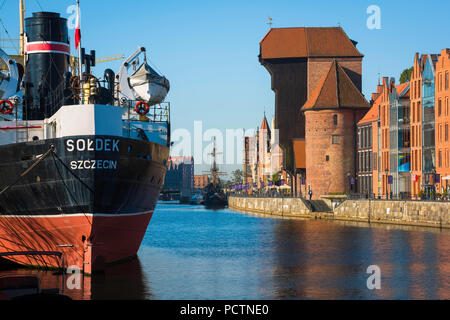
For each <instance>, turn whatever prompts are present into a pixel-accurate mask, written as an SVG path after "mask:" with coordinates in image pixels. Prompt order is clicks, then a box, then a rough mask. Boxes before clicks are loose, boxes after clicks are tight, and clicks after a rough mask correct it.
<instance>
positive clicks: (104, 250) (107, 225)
mask: <svg viewBox="0 0 450 320" xmlns="http://www.w3.org/2000/svg"><path fill="white" fill-rule="evenodd" d="M152 214H153V212H148V213H143V214H139V215H131V216H130V215H120V216H119V215H100V216H98V215H95V214H94V215H90V216H89V215H86V216H84V215H82V214H81V215H69V214H68V215H60V216H58V217H56V218H52V217H51V216H48V217H33V216H24V217H21V218H19V217H12V216H9V217H8V216H0V252H13V251H16V252H17V251H19V252H22V251H57V252H61V253H63V256H64V261H65V266H66V267H68V266H77V267H78V268H80V269H81V270H84V272H85V273H88V274H90V273H92V271H94V270H95V269H97V267H98V266H97V265H98V264H100V265H102V264H103V263H106V264H108V263H111V262H116V261H120V260H123V259H126V258H129V257H133V256H135V255H136V254H137V251H138V250H139V247H140V245H141V242H142V239H143V238H144V235H145V232H146V230H147V226H148V224H149V222H150V219H151V217H152ZM8 218H12V219H8ZM18 235H20V239H18ZM5 259H8V260H11V261H14V262H16V263H19V264H23V265H31V266H50V267H56V268H58V267H61V264H62V260H61V259H60V258H58V257H55V256H8V257H5ZM99 261H100V263H98V262H99Z"/></svg>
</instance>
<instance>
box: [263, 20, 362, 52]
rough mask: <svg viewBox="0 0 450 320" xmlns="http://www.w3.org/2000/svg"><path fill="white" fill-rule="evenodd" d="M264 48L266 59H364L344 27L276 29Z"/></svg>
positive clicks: (265, 38) (270, 34) (268, 36)
mask: <svg viewBox="0 0 450 320" xmlns="http://www.w3.org/2000/svg"><path fill="white" fill-rule="evenodd" d="M260 46H261V57H262V59H277V58H307V57H363V55H362V54H361V53H360V52H359V51H358V49H356V47H355V45H354V44H353V42H352V41H351V40H350V39H349V38H348V36H347V34H346V33H345V32H344V30H342V28H340V27H330V28H273V29H270V31H269V32H268V33H267V34H266V36H265V37H264V38H263V40H262V41H261V42H260Z"/></svg>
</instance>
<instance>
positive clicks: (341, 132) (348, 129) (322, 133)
mask: <svg viewBox="0 0 450 320" xmlns="http://www.w3.org/2000/svg"><path fill="white" fill-rule="evenodd" d="M334 115H337V116H338V124H337V125H334V123H333V116H334ZM305 116H306V139H305V140H306V150H308V152H307V153H306V184H307V186H311V189H312V192H313V199H319V198H320V196H321V195H328V194H329V193H346V192H349V191H350V180H349V178H348V176H347V173H350V175H352V176H354V172H355V168H354V161H355V158H354V156H355V150H354V149H355V146H354V124H355V120H356V119H355V118H354V112H353V111H352V110H320V111H307V112H305ZM332 136H337V137H338V143H337V144H332ZM327 156H328V160H327Z"/></svg>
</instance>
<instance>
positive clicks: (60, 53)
mask: <svg viewBox="0 0 450 320" xmlns="http://www.w3.org/2000/svg"><path fill="white" fill-rule="evenodd" d="M24 39H25V43H24V59H23V60H24V61H25V63H24V65H21V64H20V63H18V62H17V61H15V60H14V59H12V58H11V57H9V56H8V55H7V54H6V53H5V52H4V51H2V50H1V49H0V70H2V71H0V110H1V113H0V257H1V256H2V254H4V255H5V256H7V258H8V259H10V260H13V261H15V262H18V263H20V264H26V265H32V266H48V267H57V268H61V267H62V268H66V267H68V266H77V267H79V268H80V269H82V270H83V271H84V272H85V273H92V272H94V271H95V270H98V269H103V268H104V266H105V265H107V264H108V263H112V262H116V261H120V260H123V259H127V258H130V257H132V256H135V255H136V253H137V251H138V249H139V246H140V243H141V241H142V239H143V236H144V234H145V231H146V229H147V225H148V223H149V221H150V218H151V216H152V214H153V210H154V208H155V204H156V201H157V198H158V196H159V192H160V190H161V188H162V186H163V184H164V176H165V171H166V161H167V159H168V156H169V144H170V105H169V103H166V102H164V99H165V98H166V95H167V93H168V91H169V88H170V86H169V81H168V80H167V79H166V78H165V77H163V76H161V75H159V74H158V73H157V72H156V71H154V69H153V68H151V67H150V66H149V65H148V63H147V59H146V58H147V57H146V54H147V53H146V50H145V48H142V47H139V49H138V50H137V51H136V52H135V53H134V54H132V55H131V56H130V58H129V59H128V60H126V61H125V62H124V63H123V65H122V68H121V70H120V71H119V73H118V74H117V75H116V74H115V73H114V72H113V71H112V70H110V69H107V70H105V73H104V76H103V78H102V79H99V78H97V77H95V76H94V75H93V74H92V73H91V67H93V66H95V52H94V51H91V52H90V54H86V53H85V51H84V49H83V50H82V54H81V56H80V57H79V58H80V59H81V62H82V66H83V67H84V71H83V70H82V74H79V72H78V74H77V70H72V69H71V68H70V62H71V59H73V58H71V57H70V43H69V38H68V30H67V21H66V19H64V18H61V17H60V15H59V14H57V13H51V12H38V13H34V14H33V15H32V16H31V17H29V18H26V19H25V23H24ZM21 71H22V72H21ZM14 252H19V253H21V254H20V255H17V256H14V255H11V253H14ZM36 252H43V253H44V252H57V253H61V254H60V255H59V254H57V255H45V254H42V255H39V254H36ZM24 253H25V254H24ZM27 253H30V254H29V255H27ZM61 257H62V258H61Z"/></svg>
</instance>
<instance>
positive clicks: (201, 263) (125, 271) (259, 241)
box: [0, 204, 450, 300]
mask: <svg viewBox="0 0 450 320" xmlns="http://www.w3.org/2000/svg"><path fill="white" fill-rule="evenodd" d="M449 249H450V231H449V230H444V231H441V230H439V229H430V228H418V227H393V226H388V225H377V224H372V225H368V224H361V223H351V222H327V221H321V220H316V221H302V220H282V219H273V218H267V217H260V216H254V215H246V214H240V213H236V212H232V211H230V210H220V211H215V212H213V211H208V210H206V209H204V208H203V207H201V206H180V205H175V204H165V205H161V204H160V205H158V207H157V209H156V211H155V214H154V216H153V219H152V221H151V223H150V226H149V228H148V230H147V233H146V236H145V238H144V241H143V244H142V246H141V249H140V251H139V253H138V255H139V259H134V260H132V261H129V262H127V263H124V264H119V265H116V266H114V267H111V268H109V269H107V271H106V273H105V274H104V275H97V276H93V277H84V282H83V286H82V288H81V289H80V290H65V294H68V295H69V296H71V297H72V298H74V299H95V300H98V299H100V300H101V299H239V300H241V299H449V298H450V256H449V252H450V250H449ZM370 265H378V266H379V267H380V268H381V279H382V281H381V283H382V288H381V290H374V291H372V290H369V289H368V288H367V285H366V283H367V278H368V277H369V274H367V273H366V271H367V268H368V267H369V266H370ZM15 272H17V273H24V272H23V271H21V270H15ZM33 272H37V271H33ZM2 273H5V271H0V274H2ZM25 273H28V272H25ZM40 275H42V279H43V284H44V285H45V287H46V288H50V287H55V286H61V283H62V281H63V279H62V278H61V275H55V274H54V273H51V272H40Z"/></svg>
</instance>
